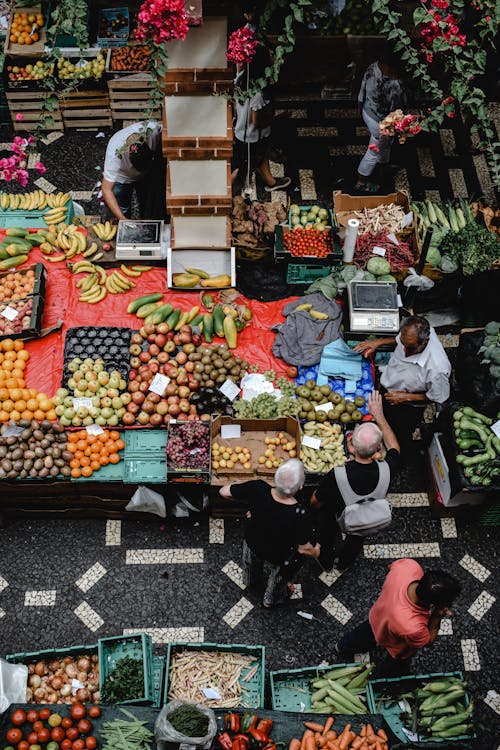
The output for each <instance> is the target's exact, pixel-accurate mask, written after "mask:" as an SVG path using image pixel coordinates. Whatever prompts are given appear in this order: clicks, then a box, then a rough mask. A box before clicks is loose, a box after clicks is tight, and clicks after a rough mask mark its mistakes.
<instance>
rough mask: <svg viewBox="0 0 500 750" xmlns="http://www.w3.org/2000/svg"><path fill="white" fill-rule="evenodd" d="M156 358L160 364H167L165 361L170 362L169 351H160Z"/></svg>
mask: <svg viewBox="0 0 500 750" xmlns="http://www.w3.org/2000/svg"><path fill="white" fill-rule="evenodd" d="M156 359H157V360H158V362H160V364H162V365H163V364H165V362H168V352H160V353H159V354H158V356H157V358H156Z"/></svg>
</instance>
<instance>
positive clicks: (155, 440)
mask: <svg viewBox="0 0 500 750" xmlns="http://www.w3.org/2000/svg"><path fill="white" fill-rule="evenodd" d="M166 446H167V431H166V430H152V429H150V428H148V429H144V430H140V429H138V430H127V431H126V434H125V450H126V451H127V452H132V453H145V454H146V455H149V454H151V452H152V451H155V452H158V453H162V452H163V453H165V448H166Z"/></svg>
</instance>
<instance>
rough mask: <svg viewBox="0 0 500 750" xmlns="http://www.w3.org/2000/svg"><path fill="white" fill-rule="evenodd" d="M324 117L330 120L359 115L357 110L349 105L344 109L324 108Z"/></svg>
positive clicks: (345, 118)
mask: <svg viewBox="0 0 500 750" xmlns="http://www.w3.org/2000/svg"><path fill="white" fill-rule="evenodd" d="M325 117H326V118H327V119H330V120H341V119H342V120H353V119H357V118H358V117H359V115H358V110H357V109H355V108H354V107H353V108H350V107H346V108H345V109H329V108H327V109H325Z"/></svg>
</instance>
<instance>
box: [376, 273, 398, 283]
mask: <svg viewBox="0 0 500 750" xmlns="http://www.w3.org/2000/svg"><path fill="white" fill-rule="evenodd" d="M377 281H396V279H395V278H394V276H391V274H390V273H384V274H383V275H382V276H378V278H377Z"/></svg>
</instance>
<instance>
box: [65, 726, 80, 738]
mask: <svg viewBox="0 0 500 750" xmlns="http://www.w3.org/2000/svg"><path fill="white" fill-rule="evenodd" d="M66 737H67V738H68V740H76V738H77V737H78V729H77V728H76V727H69V728H68V729H66Z"/></svg>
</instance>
